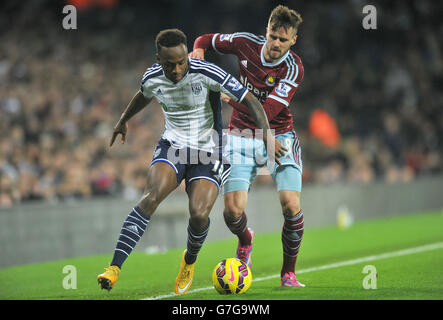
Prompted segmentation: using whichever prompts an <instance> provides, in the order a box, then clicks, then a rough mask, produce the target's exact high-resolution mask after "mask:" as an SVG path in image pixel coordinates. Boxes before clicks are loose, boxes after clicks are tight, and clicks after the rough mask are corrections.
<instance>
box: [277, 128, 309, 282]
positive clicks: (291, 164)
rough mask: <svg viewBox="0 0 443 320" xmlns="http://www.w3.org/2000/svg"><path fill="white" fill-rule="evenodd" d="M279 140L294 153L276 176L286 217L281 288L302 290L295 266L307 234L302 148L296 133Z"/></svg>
mask: <svg viewBox="0 0 443 320" xmlns="http://www.w3.org/2000/svg"><path fill="white" fill-rule="evenodd" d="M277 139H279V141H280V142H281V143H282V144H283V145H284V146H285V147H287V148H288V150H290V152H288V153H287V154H286V155H285V156H283V157H281V158H280V159H279V160H280V162H281V163H282V164H283V165H281V166H279V167H277V168H276V170H275V171H274V172H273V174H272V177H273V178H274V179H275V181H276V183H277V189H278V193H279V200H280V204H281V208H282V213H283V217H284V223H283V228H282V246H283V263H282V269H281V280H282V282H281V285H282V286H288V287H300V286H304V285H302V284H301V283H299V282H298V281H297V279H296V277H295V265H296V262H297V256H298V252H299V249H300V245H301V241H302V238H303V231H304V218H303V211H302V210H301V208H300V194H301V188H302V162H301V148H300V145H299V142H298V138H297V136H296V135H295V132H288V133H286V134H283V135H279V136H277Z"/></svg>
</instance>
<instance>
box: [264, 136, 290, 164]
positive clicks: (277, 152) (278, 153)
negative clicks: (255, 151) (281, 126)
mask: <svg viewBox="0 0 443 320" xmlns="http://www.w3.org/2000/svg"><path fill="white" fill-rule="evenodd" d="M263 140H264V142H265V146H266V150H268V147H269V145H268V141H267V139H263ZM271 141H272V140H271ZM273 143H274V154H273V155H272V156H271V158H274V160H275V162H276V163H277V164H278V165H279V166H280V165H281V162H280V160H278V158H280V157H283V156H284V155H285V153H286V152H288V149H286V148H285V147H283V146H282V144H281V143H280V142H279V141H278V140H277V139H276V138H275V137H274V139H273ZM268 154H269V153H268Z"/></svg>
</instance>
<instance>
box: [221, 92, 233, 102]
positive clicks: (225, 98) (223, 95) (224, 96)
mask: <svg viewBox="0 0 443 320" xmlns="http://www.w3.org/2000/svg"><path fill="white" fill-rule="evenodd" d="M220 98H221V99H222V100H223V102H225V103H229V100H231V98H230V97H229V96H228V95H227V94H225V93H221V94H220Z"/></svg>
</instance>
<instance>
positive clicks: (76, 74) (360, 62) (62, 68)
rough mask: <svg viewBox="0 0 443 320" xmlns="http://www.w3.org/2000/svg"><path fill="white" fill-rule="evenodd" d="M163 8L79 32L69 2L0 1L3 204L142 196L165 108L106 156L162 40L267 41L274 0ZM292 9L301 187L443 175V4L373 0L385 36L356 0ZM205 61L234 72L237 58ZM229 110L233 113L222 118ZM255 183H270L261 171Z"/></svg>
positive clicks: (85, 13) (99, 20) (150, 112)
mask: <svg viewBox="0 0 443 320" xmlns="http://www.w3.org/2000/svg"><path fill="white" fill-rule="evenodd" d="M156 3H157V4H155V5H152V4H150V5H149V6H143V5H142V4H140V2H138V3H137V4H135V2H132V1H128V2H125V4H123V1H122V3H121V4H118V2H115V7H112V8H102V7H96V8H92V9H90V10H79V12H78V21H77V25H78V29H77V30H64V29H63V28H62V19H63V14H62V13H61V12H62V10H61V8H62V7H60V4H58V6H56V7H54V5H53V4H52V2H51V1H45V0H42V1H32V2H30V3H25V4H23V3H22V2H12V1H6V2H4V3H3V4H1V5H0V6H1V7H2V8H1V10H0V42H1V44H2V45H1V49H0V207H9V206H12V205H14V204H16V203H22V202H27V201H31V200H40V201H65V200H70V199H78V198H87V197H93V196H100V195H112V196H114V195H123V196H124V197H126V198H128V199H135V198H136V197H138V195H139V194H140V192H141V188H142V187H143V186H144V184H145V179H146V176H145V173H146V167H147V165H149V162H150V160H151V158H152V153H153V150H154V147H155V145H156V143H157V141H158V139H159V138H160V136H161V134H162V131H163V125H164V124H163V115H162V113H161V110H160V107H159V106H158V105H156V104H155V103H153V104H152V105H151V106H148V108H147V109H145V110H144V111H143V112H141V113H140V114H139V115H137V116H136V117H135V118H134V119H133V120H131V122H130V123H129V124H130V127H129V132H128V137H127V141H126V144H125V145H124V146H119V145H116V146H114V147H113V148H111V149H110V148H109V139H110V136H111V132H112V128H113V126H114V124H115V122H116V121H117V120H118V118H119V116H120V113H121V111H122V110H123V109H124V108H125V106H126V105H127V103H128V102H129V100H130V99H131V97H132V96H133V94H134V93H135V92H136V90H137V89H138V86H139V81H140V78H141V76H142V75H143V73H144V71H145V69H146V67H147V66H150V65H151V64H152V63H154V62H155V48H154V45H153V39H154V37H155V35H156V33H157V32H158V31H160V30H161V29H163V28H166V27H179V28H182V29H183V30H184V31H185V32H186V33H187V35H188V43H189V47H190V49H191V48H192V44H193V41H194V39H195V38H196V37H197V36H198V35H201V34H205V33H215V32H224V33H229V32H235V31H250V32H253V33H264V31H265V25H266V17H267V15H268V14H269V12H270V11H271V9H272V8H273V7H274V6H275V5H276V4H277V2H275V3H274V2H266V1H254V2H250V1H223V3H219V2H216V1H207V2H205V4H204V5H202V6H192V9H189V8H188V7H186V6H184V5H183V4H181V3H184V2H183V1H182V2H180V1H172V0H171V1H167V2H165V3H161V2H156ZM252 3H254V5H252ZM228 4H229V10H228V9H227V5H228ZM286 4H287V5H289V6H290V7H293V8H294V9H296V10H298V11H300V13H301V14H302V16H303V19H304V23H303V24H302V25H301V27H300V30H299V34H300V36H299V39H298V41H297V44H296V45H295V47H294V51H295V52H296V53H297V54H298V55H299V56H300V57H301V59H302V61H303V63H304V67H305V78H304V80H303V82H302V85H301V86H300V88H299V91H298V92H297V94H296V95H295V98H294V102H293V104H292V105H291V108H292V111H293V114H294V119H295V127H296V131H297V134H298V135H299V137H300V140H301V143H302V148H303V149H302V152H303V166H304V173H303V182H304V184H305V185H307V184H315V183H321V184H331V185H332V184H334V183H358V184H367V183H372V182H375V181H386V182H389V183H402V182H409V181H412V180H414V179H416V178H417V177H420V176H425V175H434V174H441V173H442V171H443V162H442V151H443V146H442V137H443V112H441V111H442V107H443V92H442V90H441V89H438V88H442V87H443V55H442V54H443V53H442V50H443V48H442V42H441V39H443V23H442V21H441V19H440V17H439V16H438V12H442V11H443V10H442V9H443V5H442V3H440V2H438V1H419V2H409V1H408V2H407V1H398V2H396V1H392V2H388V3H387V4H385V3H383V2H381V3H380V4H377V3H375V6H376V8H377V14H378V16H377V20H378V27H377V29H376V30H364V29H363V27H362V24H361V19H362V17H363V14H362V11H361V10H362V7H363V5H364V3H363V2H360V1H330V2H328V3H327V4H326V3H316V2H305V3H301V2H296V1H293V2H290V1H289V2H286ZM130 5H135V6H136V8H135V9H134V10H132V9H130ZM168 6H172V7H175V9H174V10H170V9H169V7H168ZM246 9H247V10H248V19H244V17H243V14H242V13H243V12H245V10H246ZM191 10H192V11H191ZM218 13H220V14H218ZM439 39H440V40H439ZM208 59H209V60H211V59H212V60H211V61H214V62H216V63H217V64H219V65H221V66H222V67H224V68H225V69H227V70H229V71H231V72H232V73H233V74H234V75H235V74H236V66H235V65H234V63H233V61H234V60H233V59H229V58H228V59H226V58H225V57H222V58H221V59H220V57H218V56H217V55H215V54H214V55H211V54H209V55H208ZM318 109H321V110H324V111H326V112H327V113H328V114H330V115H331V116H332V118H333V119H334V120H335V122H336V124H337V127H338V130H339V133H340V141H339V143H338V144H337V145H334V146H326V145H324V144H323V143H322V142H321V140H319V139H317V138H316V137H315V136H314V135H312V134H311V132H310V129H309V122H310V117H311V115H312V113H313V111H314V110H318ZM229 114H230V107H228V106H225V107H224V121H225V123H227V122H228V119H229ZM256 184H257V185H268V184H272V180H271V179H270V177H269V176H259V178H258V179H257V181H256ZM181 190H183V188H181Z"/></svg>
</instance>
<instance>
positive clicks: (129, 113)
mask: <svg viewBox="0 0 443 320" xmlns="http://www.w3.org/2000/svg"><path fill="white" fill-rule="evenodd" d="M150 101H151V99H150V98H146V97H145V96H144V95H143V93H142V92H141V91H140V90H139V91H138V92H137V93H136V94H135V95H134V97H133V98H132V99H131V101H130V102H129V104H128V106H127V107H126V109H125V111H123V113H122V114H121V116H120V119H119V120H118V122H117V124H116V125H115V127H114V131H113V132H112V137H111V142H110V143H109V146H110V147H111V146H112V145H113V144H114V141H115V138H117V136H118V135H119V134H121V135H122V143H125V141H126V132H127V131H128V124H127V122H128V121H129V119H131V118H132V117H133V116H134V115H136V114H137V113H138V112H140V110H142V109H143V108H144V107H146V106H147V105H148V104H149V102H150Z"/></svg>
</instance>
